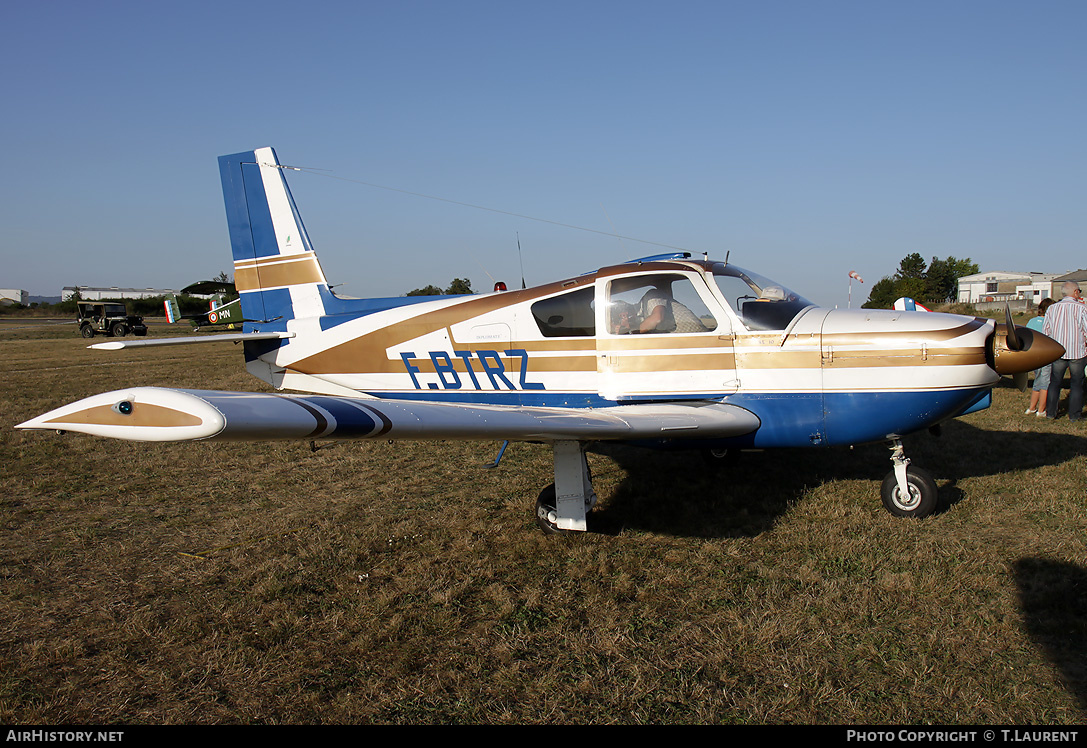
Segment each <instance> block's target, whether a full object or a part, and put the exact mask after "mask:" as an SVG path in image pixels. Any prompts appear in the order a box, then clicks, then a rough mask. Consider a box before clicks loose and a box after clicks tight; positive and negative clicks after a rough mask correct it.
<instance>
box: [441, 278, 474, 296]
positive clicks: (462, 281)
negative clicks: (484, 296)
mask: <svg viewBox="0 0 1087 748" xmlns="http://www.w3.org/2000/svg"><path fill="white" fill-rule="evenodd" d="M445 292H446V293H447V294H449V295H450V296H452V295H454V294H470V293H474V292H473V291H472V281H470V280H468V279H467V278H454V279H453V282H452V283H450V284H449V288H447V289H445Z"/></svg>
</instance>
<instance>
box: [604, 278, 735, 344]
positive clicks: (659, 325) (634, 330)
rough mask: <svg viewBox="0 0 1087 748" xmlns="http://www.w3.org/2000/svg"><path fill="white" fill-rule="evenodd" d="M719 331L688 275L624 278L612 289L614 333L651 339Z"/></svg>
mask: <svg viewBox="0 0 1087 748" xmlns="http://www.w3.org/2000/svg"><path fill="white" fill-rule="evenodd" d="M716 329H717V320H716V318H715V317H714V315H713V313H712V312H710V310H709V309H708V308H707V307H706V304H705V302H704V301H703V300H702V297H701V296H699V295H698V291H696V290H695V287H694V284H693V283H691V280H690V278H687V277H686V276H684V275H678V274H672V273H668V274H658V275H641V276H637V277H634V278H620V279H619V280H614V281H612V282H611V283H610V284H609V285H608V332H610V333H613V334H616V335H626V334H643V335H647V334H657V333H698V332H711V331H713V330H716Z"/></svg>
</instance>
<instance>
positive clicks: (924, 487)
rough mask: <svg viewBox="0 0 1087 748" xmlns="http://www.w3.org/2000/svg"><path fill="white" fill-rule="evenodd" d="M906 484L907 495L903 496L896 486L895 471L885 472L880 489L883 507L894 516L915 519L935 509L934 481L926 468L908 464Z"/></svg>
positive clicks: (937, 498)
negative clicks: (885, 475)
mask: <svg viewBox="0 0 1087 748" xmlns="http://www.w3.org/2000/svg"><path fill="white" fill-rule="evenodd" d="M906 484H907V485H908V486H909V495H907V496H903V494H902V489H900V488H899V487H898V478H896V477H895V471H894V470H892V471H891V472H889V473H888V474H887V477H886V478H884V479H883V487H882V489H881V490H880V494H881V495H882V497H883V508H884V509H886V510H887V511H888V512H890V513H891V514H893V515H894V516H896V517H914V518H916V519H920V518H921V517H927V516H929V515H930V514H932V513H933V512H935V511H936V507H937V505H938V503H939V497H938V495H937V493H938V492H937V490H936V481H935V480H934V479H933V477H932V475H931V474H930V473H929V472H928V471H927V470H923V469H921V468H916V467H913V466H912V465H911V466H908V467H907V468H906Z"/></svg>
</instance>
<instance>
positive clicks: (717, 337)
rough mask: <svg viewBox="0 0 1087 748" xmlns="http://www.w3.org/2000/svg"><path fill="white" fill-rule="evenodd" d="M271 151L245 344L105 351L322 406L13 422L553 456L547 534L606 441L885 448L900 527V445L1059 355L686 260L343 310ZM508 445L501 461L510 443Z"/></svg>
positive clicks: (249, 179)
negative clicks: (189, 356)
mask: <svg viewBox="0 0 1087 748" xmlns="http://www.w3.org/2000/svg"><path fill="white" fill-rule="evenodd" d="M289 168H291V167H284V166H282V165H281V164H280V163H279V161H278V159H277V157H276V154H275V152H274V151H273V150H272V149H271V148H261V149H258V150H255V151H249V152H245V153H237V154H233V155H230V156H222V157H221V158H220V159H219V170H220V174H221V177H222V184H223V194H224V198H225V200H226V212H227V219H228V224H229V229H230V241H231V246H232V249H233V255H234V273H235V283H236V285H237V290H238V291H239V292H240V294H241V304H242V313H243V315H244V318H245V320H246V321H245V324H244V327H243V332H241V333H237V334H225V335H212V336H206V337H191V338H167V339H162V340H143V341H127V340H126V341H113V342H109V343H102V344H98V345H95V346H92V347H94V348H107V349H108V348H121V347H132V346H133V345H170V344H179V343H205V342H211V341H216V340H222V341H240V342H242V343H243V344H244V345H243V348H244V353H245V362H246V368H247V369H248V370H249V372H250V373H252V374H254V375H255V376H257V377H258V378H260V379H263V380H264V381H266V382H270V383H271V384H272V385H274V386H275V387H276V388H277V389H286V390H294V391H301V392H305V393H310V394H293V395H286V394H269V393H245V392H215V391H201V390H182V389H169V388H161V387H133V388H130V389H122V390H117V391H114V392H108V393H105V394H101V395H94V396H92V397H88V398H86V399H83V400H80V401H78V402H75V403H72V404H70V405H66V406H63V407H60V408H57V409H56V410H53V411H50V412H49V413H46V414H44V415H41V416H38V417H37V418H33V419H31V420H29V421H26V422H25V423H21V424H19V425H18V426H17V428H20V429H50V430H53V429H55V430H58V431H62V432H64V431H76V432H83V433H87V434H92V435H95V436H104V437H113V438H118V439H132V440H142V441H174V440H194V439H250V440H261V439H306V440H315V439H324V438H336V439H345V438H363V439H365V438H381V439H431V438H434V439H494V440H496V441H497V440H506V441H507V442H508V441H530V442H543V443H549V444H551V445H552V448H553V453H554V472H555V482H554V483H553V484H551V485H550V486H548V487H547V488H545V489H544V490H543V491H542V492H541V494H540V496H539V498H538V499H537V502H536V518H537V522H538V523H539V524H540V526H541V527H542V528H543V529H544V530H545V531H548V532H561V531H568V530H585V529H586V527H587V524H586V517H587V513H588V511H590V510H591V508H592V506H593V505H594V503H595V501H596V496H595V494H594V492H593V489H592V485H591V480H590V476H589V471H588V468H587V463H586V461H585V447H586V445H587V443H589V442H593V441H598V440H614V441H624V442H634V443H640V444H644V445H647V446H658V447H676V446H687V447H697V448H705V449H714V450H738V449H745V448H747V449H768V448H774V447H829V446H833V445H854V444H862V443H868V442H877V441H886V442H889V444H890V445H891V449H892V456H891V460H892V464H893V469H892V470H891V471H890V472H889V473H888V474H887V477H886V479H885V480H884V481H883V486H882V500H883V504H884V506H885V507H886V509H887V510H888V511H890V512H891V513H892V514H895V515H899V516H912V517H923V516H926V515H928V514H931V513H932V512H933V511H934V510H935V509H936V508H937V489H936V484H935V481H934V480H933V478H932V476H931V475H930V474H929V473H928V472H927V471H925V470H923V469H921V468H918V467H915V466H913V465H911V464H910V461H909V459H908V458H907V457H906V456H905V454H904V451H903V447H902V437H903V436H904V435H906V434H910V433H912V432H916V431H920V430H923V429H928V428H930V427H933V426H935V425H937V424H939V423H940V422H942V421H945V420H947V419H950V418H954V417H956V416H959V415H962V414H965V413H969V412H972V411H975V410H980V409H982V408H986V407H988V406H989V403H990V398H991V390H992V387H993V386H994V384H996V383H997V382H998V381H999V379H1000V376H1001V375H1005V374H1016V373H1022V372H1026V371H1029V370H1031V369H1035V368H1037V367H1039V366H1042V365H1044V364H1046V363H1048V362H1050V361H1052V360H1054V359H1056V358H1058V357H1059V356H1061V354H1062V353H1063V348H1062V347H1061V346H1060V345H1059V344H1057V343H1056V342H1055V341H1053V340H1051V339H1050V338H1048V337H1046V336H1044V335H1041V334H1040V333H1037V332H1033V331H1031V330H1029V329H1026V328H1017V327H1015V325H1014V324H1012V321H1011V317H1010V314H1008V315H1007V321H1006V323H1005V324H1004V325H999V324H996V323H995V322H994V321H993V320H988V319H982V318H976V317H969V316H961V315H954V314H941V313H926V314H918V313H915V312H909V311H896V310H863V309H862V310H831V309H825V308H819V307H817V306H815V305H814V304H811V303H810V302H808V301H807V300H805V299H804V298H802V297H800V296H798V295H797V294H795V293H793V292H792V291H790V290H789V289H787V288H785V287H784V286H782V285H780V284H778V283H775V282H774V281H771V280H769V279H767V278H764V277H762V276H761V275H758V274H756V273H753V272H749V271H747V270H744V269H742V268H739V267H736V266H735V265H731V264H729V263H728V262H727V259H726V261H725V262H714V261H709V260H708V259H706V260H697V259H692V258H691V256H690V254H689V253H685V252H682V253H674V254H667V255H656V256H653V257H643V258H640V259H637V260H631V261H629V262H625V263H622V264H618V265H613V266H611V267H605V268H602V269H600V270H598V271H596V272H594V273H589V274H586V275H580V276H577V277H575V278H570V279H568V280H560V281H557V282H554V283H549V284H546V285H543V286H539V287H536V288H529V289H522V290H515V291H504V292H495V293H489V294H482V295H471V296H443V297H418V296H414V297H397V298H384V299H347V298H341V297H338V296H336V295H335V294H333V293H332V292H331V291H330V287H329V284H328V281H327V280H326V278H325V274H324V272H323V270H322V268H321V265H320V264H319V263H318V261H317V255H316V254H315V252H314V250H313V247H312V246H311V245H310V241H309V237H308V236H307V234H306V231H305V228H304V226H303V225H302V221H301V218H300V217H299V213H298V209H297V207H296V206H295V203H294V199H293V198H292V196H291V193H290V190H289V188H288V186H287V182H286V179H285V177H284V169H289ZM503 448H504V446H503Z"/></svg>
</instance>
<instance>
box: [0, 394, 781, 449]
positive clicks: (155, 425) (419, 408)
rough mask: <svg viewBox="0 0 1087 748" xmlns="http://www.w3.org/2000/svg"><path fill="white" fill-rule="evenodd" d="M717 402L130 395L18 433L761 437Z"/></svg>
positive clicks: (167, 437) (80, 406)
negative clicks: (560, 404) (599, 404)
mask: <svg viewBox="0 0 1087 748" xmlns="http://www.w3.org/2000/svg"><path fill="white" fill-rule="evenodd" d="M759 425H760V421H759V419H758V417H757V416H755V414H753V413H751V412H750V411H748V410H745V409H744V408H740V407H737V406H735V405H728V404H725V403H716V402H706V401H697V402H682V403H679V402H673V403H638V404H631V405H619V406H611V407H605V408H547V407H532V406H527V407H526V406H514V405H481V404H460V403H441V402H421V401H416V400H393V399H378V398H371V399H362V398H350V397H334V396H328V395H280V394H270V393H247V392H216V391H207V390H178V389H168V388H161V387H134V388H131V389H127V390H117V391H114V392H107V393H103V394H101V395H93V396H91V397H88V398H85V399H83V400H80V401H78V402H75V403H71V404H69V405H65V406H63V407H61V408H57V409H56V410H52V411H50V412H48V413H45V414H44V415H41V416H38V417H37V418H32V419H31V420H29V421H26V422H24V423H21V424H19V425H18V426H16V428H19V429H48V430H59V431H76V432H81V433H86V434H92V435H94V436H105V437H112V438H115V439H130V440H134V441H185V440H192V439H232V440H264V439H320V438H337V439H349V438H386V439H509V440H513V441H543V442H554V441H561V440H580V441H585V440H624V441H625V440H642V439H683V438H702V439H713V438H722V437H728V436H739V435H743V434H747V433H750V432H752V431H754V430H756V429H757V428H759Z"/></svg>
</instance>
